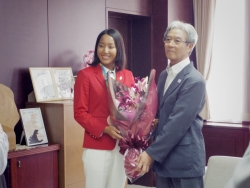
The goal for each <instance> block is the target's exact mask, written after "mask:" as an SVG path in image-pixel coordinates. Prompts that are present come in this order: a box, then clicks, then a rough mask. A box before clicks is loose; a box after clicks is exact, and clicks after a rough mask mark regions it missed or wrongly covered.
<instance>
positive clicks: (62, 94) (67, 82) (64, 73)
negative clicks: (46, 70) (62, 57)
mask: <svg viewBox="0 0 250 188" xmlns="http://www.w3.org/2000/svg"><path fill="white" fill-rule="evenodd" d="M51 72H52V75H53V78H54V83H55V88H56V91H57V94H58V98H59V99H71V98H72V90H73V82H74V77H73V74H72V69H71V68H51Z"/></svg>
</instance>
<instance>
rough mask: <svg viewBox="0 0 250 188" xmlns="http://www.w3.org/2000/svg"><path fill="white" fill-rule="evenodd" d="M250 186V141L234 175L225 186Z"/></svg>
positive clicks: (238, 187) (240, 187)
mask: <svg viewBox="0 0 250 188" xmlns="http://www.w3.org/2000/svg"><path fill="white" fill-rule="evenodd" d="M249 186H250V143H249V145H248V148H247V150H246V151H245V154H244V156H243V158H242V160H241V161H240V162H239V164H238V165H237V166H236V168H235V170H234V173H233V176H232V177H231V179H230V180H229V181H228V183H227V184H226V186H225V187H224V188H235V187H237V188H246V187H249Z"/></svg>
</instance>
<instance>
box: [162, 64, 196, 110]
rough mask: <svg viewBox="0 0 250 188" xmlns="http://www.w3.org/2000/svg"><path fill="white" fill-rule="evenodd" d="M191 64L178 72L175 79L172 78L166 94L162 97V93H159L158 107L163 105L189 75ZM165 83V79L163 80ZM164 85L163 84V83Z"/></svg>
mask: <svg viewBox="0 0 250 188" xmlns="http://www.w3.org/2000/svg"><path fill="white" fill-rule="evenodd" d="M192 66H193V65H192V63H190V64H188V65H187V66H186V67H184V68H183V69H182V70H181V72H179V73H178V74H177V75H176V77H175V78H174V80H173V82H172V83H171V84H170V86H169V88H168V89H167V91H166V93H165V94H164V95H163V96H162V93H163V91H162V92H161V96H162V97H161V98H162V100H160V106H161V105H162V104H163V103H164V101H165V100H166V98H167V97H168V96H169V95H170V94H171V93H172V92H173V91H174V90H175V89H176V88H177V87H178V86H179V85H180V84H181V83H182V82H183V80H184V78H185V76H186V75H187V74H189V72H190V68H191V67H192ZM165 81H166V79H165ZM164 83H165V82H164ZM164 86H165V85H163V86H162V88H163V89H162V90H164Z"/></svg>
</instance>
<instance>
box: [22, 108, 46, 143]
mask: <svg viewBox="0 0 250 188" xmlns="http://www.w3.org/2000/svg"><path fill="white" fill-rule="evenodd" d="M19 112H20V116H21V119H22V125H23V130H24V136H25V140H26V145H27V146H34V145H41V144H48V138H47V134H46V130H45V126H44V122H43V117H42V113H41V109H40V108H25V109H19Z"/></svg>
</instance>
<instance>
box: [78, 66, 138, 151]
mask: <svg viewBox="0 0 250 188" xmlns="http://www.w3.org/2000/svg"><path fill="white" fill-rule="evenodd" d="M116 80H119V81H120V82H122V83H123V84H125V85H126V86H129V87H130V86H131V85H132V84H134V77H133V74H132V72H131V71H128V70H126V69H123V70H121V71H119V72H116ZM109 114H110V113H109V108H108V91H107V86H106V83H105V80H104V77H103V75H102V69H101V66H99V65H97V66H90V67H88V68H85V69H83V70H80V71H79V72H78V75H77V79H76V83H75V86H74V118H75V120H76V121H77V122H78V123H79V124H80V125H81V126H82V127H83V128H84V129H85V135H84V141H83V147H84V148H92V149H102V150H112V149H114V147H115V143H116V140H115V139H113V138H111V137H110V136H109V135H108V134H105V133H103V131H104V128H105V127H106V126H108V124H107V117H108V116H109ZM102 133H103V134H102Z"/></svg>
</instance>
